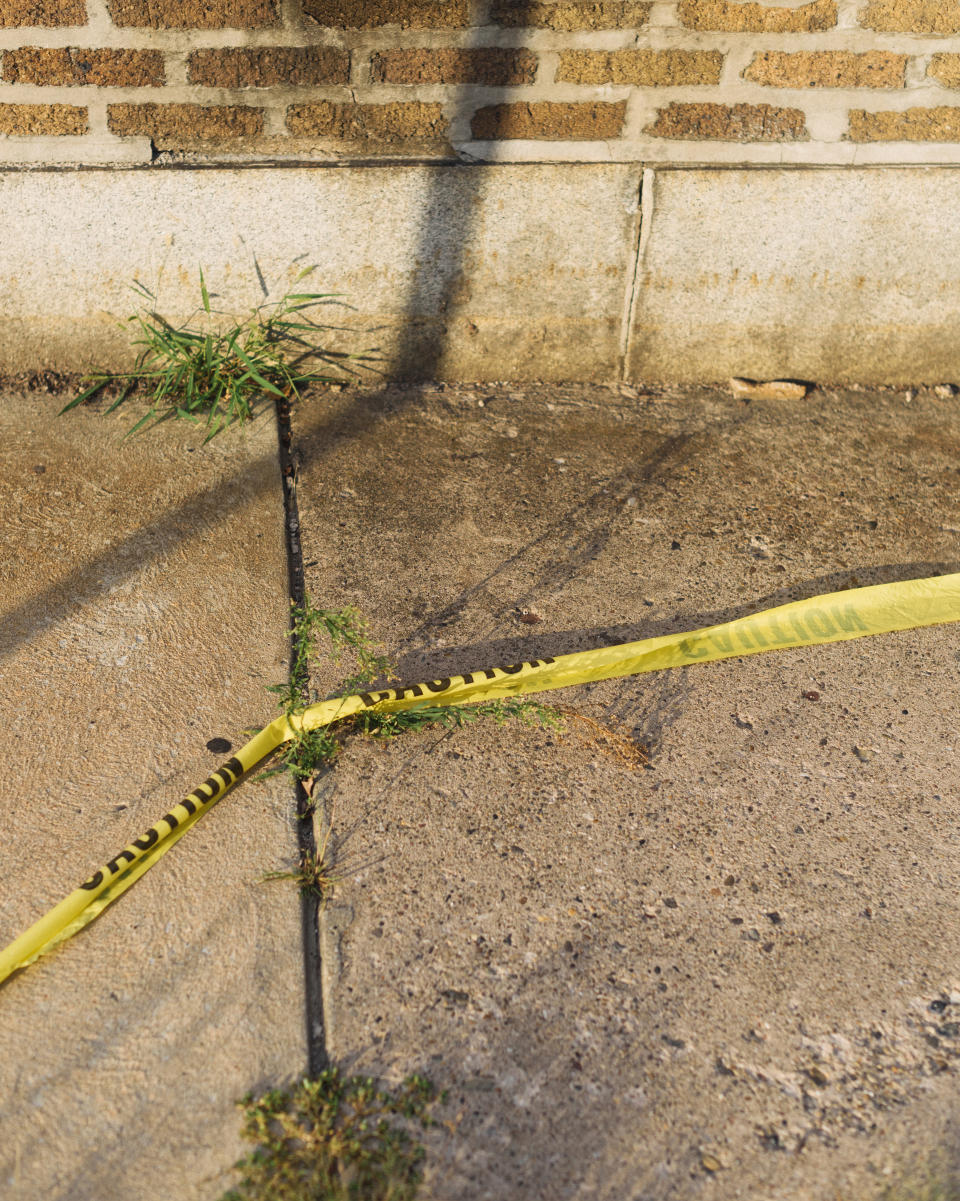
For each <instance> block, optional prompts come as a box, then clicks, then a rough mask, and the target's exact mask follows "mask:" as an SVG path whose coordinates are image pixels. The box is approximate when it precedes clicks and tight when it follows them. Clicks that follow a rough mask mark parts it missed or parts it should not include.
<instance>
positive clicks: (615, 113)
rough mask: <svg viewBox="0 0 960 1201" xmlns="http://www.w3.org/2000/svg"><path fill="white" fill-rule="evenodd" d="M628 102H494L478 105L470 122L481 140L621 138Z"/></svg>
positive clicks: (475, 134)
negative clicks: (483, 105)
mask: <svg viewBox="0 0 960 1201" xmlns="http://www.w3.org/2000/svg"><path fill="white" fill-rule="evenodd" d="M626 109H627V102H626V101H625V100H621V101H619V102H618V103H616V104H601V103H599V102H598V103H595V104H556V103H553V102H551V101H540V102H537V103H535V104H491V105H489V106H488V107H486V108H481V109H478V110H477V112H476V113H474V116H473V120H472V121H471V123H470V129H471V131H472V133H473V136H474V137H475V138H477V139H479V140H480V141H493V140H496V139H507V138H534V139H536V140H537V141H547V142H563V141H581V140H584V139H587V140H591V141H592V140H595V139H602V138H618V137H619V136H620V133H621V131H622V130H623V118H624V115H625V113H626Z"/></svg>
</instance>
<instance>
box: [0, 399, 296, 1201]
mask: <svg viewBox="0 0 960 1201" xmlns="http://www.w3.org/2000/svg"><path fill="white" fill-rule="evenodd" d="M64 400H65V397H63V396H60V397H57V398H51V397H49V396H44V395H41V394H39V393H34V394H16V393H15V394H9V393H8V394H6V395H4V396H3V399H2V404H0V503H2V509H3V514H4V549H3V555H2V559H0V594H2V597H3V603H2V606H0V607H2V621H0V664H2V674H3V681H4V683H3V688H2V689H0V720H2V724H3V729H4V731H5V734H4V758H3V772H2V785H0V791H2V793H3V799H4V804H3V818H2V838H0V875H2V878H3V881H4V887H3V892H2V897H0V942H2V943H3V944H4V945H5V944H6V943H7V942H8V941H9V940H10V939H11V938H13V937H15V936H16V935H17V934H19V933H20V932H21V930H23V929H24V928H26V927H27V926H28V925H29V924H30V923H31V922H33V921H35V920H36V919H37V918H38V917H40V916H41V915H42V914H43V913H44V912H45V911H46V910H47V909H48V908H49V907H50V906H51V905H53V904H55V903H56V902H57V901H59V900H60V899H61V897H63V896H64V895H66V893H68V892H69V891H71V890H72V889H73V888H75V887H76V886H77V885H78V884H79V882H80V881H81V880H83V879H85V878H86V877H87V876H89V875H90V873H91V872H92V871H93V870H94V869H95V868H96V867H98V866H99V865H100V864H102V863H103V862H104V861H105V860H107V859H109V858H110V857H111V856H112V855H114V854H116V852H117V851H119V850H120V848H121V847H122V846H124V845H125V844H126V843H128V842H129V841H130V840H131V839H132V838H134V837H136V836H137V835H138V834H139V833H140V832H142V831H143V830H144V829H145V828H146V827H147V826H149V825H150V824H151V823H153V822H154V821H156V820H157V819H158V818H159V817H160V816H161V815H162V814H163V813H164V812H166V810H167V809H168V808H169V806H170V804H171V802H173V801H176V800H179V799H180V798H181V797H182V796H183V795H184V794H185V793H186V792H187V791H188V790H189V789H191V788H193V787H195V786H196V785H197V784H198V783H200V782H201V781H202V780H203V779H204V778H205V777H206V776H207V775H209V774H210V772H211V771H212V770H213V769H214V768H215V767H217V766H218V765H219V764H220V763H221V762H223V760H224V759H225V758H227V756H226V755H225V754H223V753H220V754H219V755H218V754H214V753H212V752H210V751H209V750H207V749H206V747H205V743H206V742H207V741H208V740H209V739H211V738H213V737H226V738H227V739H229V740H231V741H232V742H233V743H234V744H237V743H238V742H239V741H240V740H241V737H242V736H241V731H242V730H243V729H244V728H246V727H249V726H259V725H260V724H262V722H263V721H264V719H265V718H266V717H268V716H269V714H270V711H271V709H272V708H273V704H272V698H270V697H269V696H268V694H267V693H266V692H265V691H264V689H265V686H266V685H267V684H271V683H275V682H277V681H279V680H282V679H283V678H284V673H285V652H286V647H285V639H284V632H285V626H286V615H287V606H286V603H285V592H286V589H285V567H284V548H283V539H282V509H281V507H280V501H279V490H280V481H279V478H278V470H277V467H276V434H275V430H274V427H273V422H272V420H269V419H267V420H262V421H260V422H259V423H258V424H257V426H256V427H255V428H253V429H251V430H250V431H248V432H247V433H246V435H245V436H242V437H238V438H230V439H228V438H223V439H221V440H218V441H215V442H214V443H212V444H211V445H210V446H208V447H206V448H201V447H200V446H199V442H200V438H199V436H198V435H197V433H196V431H195V430H194V429H193V428H192V427H190V428H189V430H187V429H184V428H183V427H182V426H180V427H176V426H173V425H170V424H168V425H166V426H164V427H163V428H162V430H158V431H155V432H154V433H153V434H152V435H150V436H149V437H140V438H136V439H133V440H131V441H127V442H122V441H121V435H122V433H123V431H124V430H125V429H126V428H127V427H128V426H129V425H130V424H131V418H130V416H129V415H128V414H125V415H124V417H123V419H122V420H118V418H117V416H116V415H115V416H112V417H109V418H106V417H101V416H98V415H96V414H94V413H92V412H89V411H84V412H78V413H74V414H72V415H69V416H66V417H63V418H61V419H59V420H58V419H57V417H56V412H57V409H58V408H59V407H60V406H61V405H62V404H63V403H64ZM292 809H293V798H292V796H291V794H290V790H289V789H288V788H286V787H285V786H283V785H281V784H279V783H274V784H271V785H269V786H265V785H252V786H251V785H244V786H242V787H241V788H240V789H238V790H236V791H235V792H234V793H232V794H231V795H229V796H228V797H226V798H225V799H224V800H222V801H221V802H220V803H219V805H217V806H216V807H215V808H214V809H213V810H212V811H211V812H210V813H209V814H208V815H207V816H206V817H204V818H203V820H202V821H201V822H200V824H199V825H198V826H197V827H196V828H195V829H194V830H192V831H191V832H190V833H189V834H188V835H187V836H186V837H185V838H184V839H183V841H182V842H180V843H179V844H178V845H177V846H176V848H175V849H173V850H172V851H171V852H170V853H169V854H168V855H167V856H166V857H165V858H164V859H163V860H162V861H161V862H160V863H158V864H157V866H156V867H154V868H153V869H152V870H151V871H150V872H148V873H147V874H146V875H145V876H144V877H143V878H142V879H141V880H140V881H139V882H138V883H137V884H136V885H135V886H134V887H133V888H132V889H131V890H130V892H128V893H127V894H126V895H125V896H123V897H121V898H120V899H119V900H118V901H117V902H116V903H115V904H114V905H113V906H112V907H111V908H110V909H108V910H107V911H106V912H105V913H104V914H103V915H102V916H101V917H100V918H98V919H97V921H96V922H95V923H94V924H93V925H92V926H90V927H89V928H88V929H87V930H85V931H83V932H82V933H81V934H80V935H78V936H77V937H76V938H75V939H73V940H72V941H71V942H69V943H67V944H65V945H63V946H62V947H60V948H58V949H57V950H55V951H53V952H52V953H51V954H50V955H48V956H46V957H45V958H44V959H42V960H40V961H39V962H37V963H35V964H33V965H32V966H31V967H29V968H27V969H26V970H25V971H24V972H21V973H19V974H18V975H16V976H14V977H12V978H11V979H10V980H8V981H7V983H6V984H5V985H4V986H3V988H2V989H0V1031H2V1033H0V1095H2V1097H3V1140H2V1145H0V1194H2V1195H3V1197H4V1198H6V1199H9V1201H40V1199H41V1198H42V1199H43V1201H58V1199H59V1201H97V1199H103V1198H117V1197H124V1198H128V1199H129V1201H159V1199H161V1198H163V1199H166V1198H177V1199H178V1201H180V1199H183V1201H207V1199H211V1201H212V1199H214V1198H217V1197H219V1196H220V1195H221V1193H222V1191H223V1190H224V1188H225V1187H227V1186H228V1185H229V1184H230V1183H232V1182H233V1176H232V1174H231V1173H230V1172H229V1169H230V1167H231V1165H232V1164H233V1163H234V1162H235V1160H236V1159H237V1158H238V1157H239V1155H240V1153H241V1151H242V1145H241V1142H240V1139H239V1130H240V1121H239V1114H238V1113H237V1111H236V1109H235V1106H234V1103H235V1101H236V1100H237V1099H238V1098H239V1097H241V1096H242V1095H243V1094H244V1093H246V1092H247V1091H248V1090H251V1089H258V1088H262V1087H265V1086H272V1085H275V1084H279V1083H284V1082H288V1081H289V1080H291V1079H294V1078H296V1077H297V1076H298V1075H300V1074H301V1073H302V1072H303V1071H304V1070H305V1067H306V1058H307V1056H306V1019H305V1014H304V1000H303V965H302V954H301V943H300V912H299V903H298V898H297V895H296V892H295V890H294V889H292V888H289V887H287V886H284V885H283V884H264V883H262V882H261V876H262V874H263V873H264V871H266V870H269V869H271V868H279V867H287V866H289V865H290V864H291V863H292V862H295V860H296V838H295V834H294V831H293V829H292V820H291V814H292Z"/></svg>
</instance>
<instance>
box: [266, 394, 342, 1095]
mask: <svg viewBox="0 0 960 1201" xmlns="http://www.w3.org/2000/svg"><path fill="white" fill-rule="evenodd" d="M276 413H277V448H278V452H279V459H280V474H281V478H282V487H283V534H284V542H285V545H286V548H287V589H288V592H289V594H290V600H291V601H292V602H293V604H294V605H297V606H300V607H303V605H304V603H305V600H306V584H305V580H304V574H303V550H302V548H301V545H300V510H299V507H298V505H297V480H296V471H295V467H294V461H293V451H292V443H293V434H292V431H291V428H290V402H289V401H287V400H278V401H277V402H276ZM295 658H296V647H293V646H292V647H291V649H290V666H291V669H292V667H293V663H294V660H295ZM303 699H304V700H306V699H307V698H306V697H304V698H303ZM295 789H296V798H297V849H298V851H299V854H300V859H301V861H303V859H304V858H305V857H307V856H315V855H316V853H317V838H316V833H315V831H314V825H313V804H312V802H311V800H310V797H309V796H308V795H307V791H306V789H305V788H304V786H303V783H302V782H301V781H300V780H297V781H296V783H295ZM300 927H301V936H302V942H303V966H304V971H305V979H304V989H305V994H306V1017H307V1071H308V1074H309V1075H310V1076H311V1077H316V1076H318V1075H319V1074H320V1072H322V1071H323V1070H324V1069H325V1068H327V1067H329V1062H330V1061H329V1058H328V1056H327V1045H326V1023H325V1022H324V1014H323V983H322V976H321V964H320V900H319V898H318V897H313V896H307V895H301V897H300Z"/></svg>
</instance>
